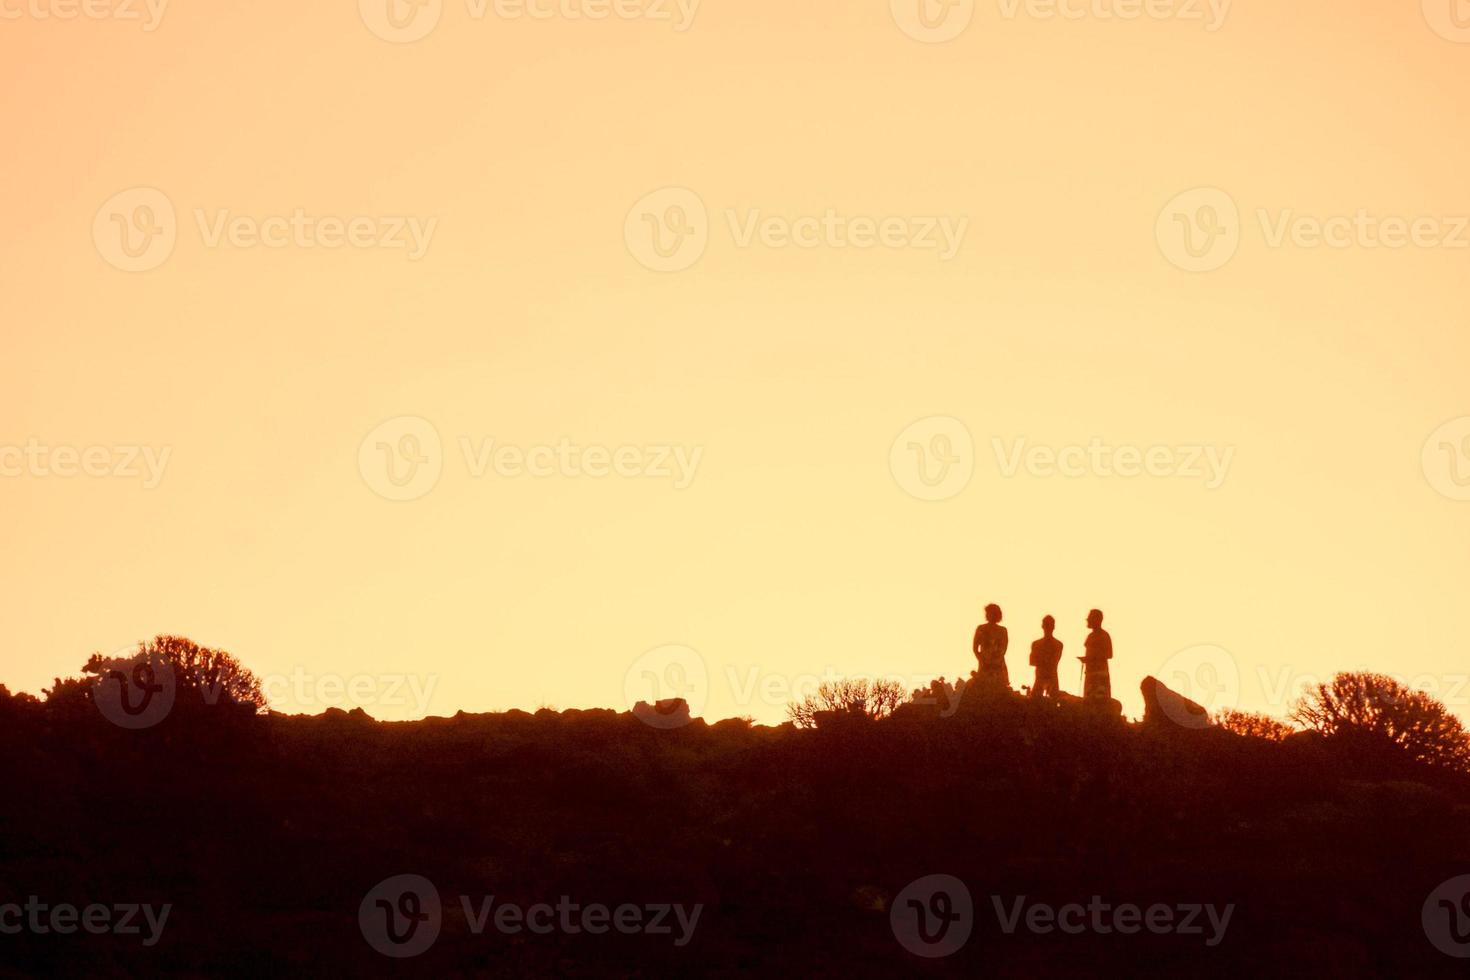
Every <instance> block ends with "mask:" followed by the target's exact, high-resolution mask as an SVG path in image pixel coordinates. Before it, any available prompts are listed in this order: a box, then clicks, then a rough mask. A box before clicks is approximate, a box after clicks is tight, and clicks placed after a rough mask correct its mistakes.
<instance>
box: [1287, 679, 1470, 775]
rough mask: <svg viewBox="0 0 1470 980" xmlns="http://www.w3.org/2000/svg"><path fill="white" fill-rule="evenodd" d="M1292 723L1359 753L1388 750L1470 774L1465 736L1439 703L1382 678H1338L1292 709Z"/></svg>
mask: <svg viewBox="0 0 1470 980" xmlns="http://www.w3.org/2000/svg"><path fill="white" fill-rule="evenodd" d="M1291 716H1292V718H1293V719H1294V720H1296V721H1297V722H1299V723H1300V724H1302V725H1305V726H1307V727H1309V728H1312V729H1315V730H1316V731H1319V732H1321V733H1322V734H1323V735H1327V736H1330V737H1332V738H1336V739H1342V740H1345V741H1349V742H1352V743H1354V744H1355V745H1356V746H1361V747H1362V748H1364V749H1365V750H1372V749H1373V748H1374V747H1377V746H1383V745H1392V746H1395V747H1397V748H1399V749H1402V750H1403V751H1404V752H1406V753H1407V754H1408V755H1409V756H1410V757H1412V758H1413V759H1415V760H1416V761H1419V762H1423V763H1426V764H1429V765H1433V766H1441V767H1444V768H1448V769H1454V770H1458V771H1461V772H1470V735H1467V733H1466V731H1465V727H1464V725H1462V724H1461V723H1460V720H1459V719H1458V718H1456V717H1455V716H1454V715H1452V714H1450V712H1449V709H1447V708H1446V707H1445V706H1444V705H1443V704H1441V703H1440V702H1439V701H1437V700H1436V699H1434V698H1433V697H1431V696H1430V695H1428V694H1425V693H1424V692H1423V691H1414V690H1410V689H1409V688H1407V687H1405V686H1404V685H1403V684H1400V683H1399V682H1398V681H1396V680H1394V679H1393V678H1392V677H1389V676H1387V675H1385V674H1371V673H1346V674H1338V675H1337V676H1336V677H1334V678H1333V679H1332V682H1331V683H1330V684H1318V685H1316V687H1314V688H1312V689H1310V690H1309V691H1307V693H1306V694H1304V695H1303V696H1302V697H1301V698H1300V699H1299V700H1298V701H1297V702H1296V703H1295V704H1294V705H1293V706H1292V711H1291Z"/></svg>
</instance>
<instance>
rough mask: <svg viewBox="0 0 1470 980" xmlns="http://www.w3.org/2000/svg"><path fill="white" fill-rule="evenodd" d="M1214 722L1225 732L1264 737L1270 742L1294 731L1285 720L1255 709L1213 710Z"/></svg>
mask: <svg viewBox="0 0 1470 980" xmlns="http://www.w3.org/2000/svg"><path fill="white" fill-rule="evenodd" d="M1215 724H1216V725H1218V726H1219V727H1220V728H1223V729H1225V730H1226V731H1227V732H1234V733H1235V734H1236V735H1244V736H1246V737H1247V738H1264V739H1267V740H1268V741H1272V742H1280V741H1284V740H1285V739H1286V737H1287V736H1288V735H1290V734H1292V733H1293V732H1295V731H1296V729H1295V728H1292V727H1291V726H1290V725H1288V724H1286V722H1284V721H1281V720H1279V719H1276V718H1272V717H1271V716H1270V715H1263V714H1260V713H1259V712H1255V711H1237V710H1235V709H1234V708H1224V709H1222V710H1220V711H1217V712H1215Z"/></svg>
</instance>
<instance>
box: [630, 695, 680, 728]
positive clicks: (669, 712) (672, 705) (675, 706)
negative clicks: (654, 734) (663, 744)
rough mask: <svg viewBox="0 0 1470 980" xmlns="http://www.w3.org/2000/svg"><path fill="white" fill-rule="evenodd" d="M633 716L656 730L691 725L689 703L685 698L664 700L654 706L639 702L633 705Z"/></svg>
mask: <svg viewBox="0 0 1470 980" xmlns="http://www.w3.org/2000/svg"><path fill="white" fill-rule="evenodd" d="M633 716H634V717H635V718H637V719H638V720H639V721H642V722H646V723H647V724H650V725H652V726H653V727H655V728H680V727H683V726H684V725H687V724H689V722H690V720H691V718H690V715H689V702H688V701H685V700H684V699H683V698H664V699H663V700H662V701H658V702H656V703H654V704H649V703H648V702H647V701H639V702H638V703H637V704H635V705H633Z"/></svg>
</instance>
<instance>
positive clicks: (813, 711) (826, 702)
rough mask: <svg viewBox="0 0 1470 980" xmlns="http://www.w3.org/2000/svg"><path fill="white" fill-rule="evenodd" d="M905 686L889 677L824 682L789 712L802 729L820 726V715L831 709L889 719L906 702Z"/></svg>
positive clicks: (791, 706)
mask: <svg viewBox="0 0 1470 980" xmlns="http://www.w3.org/2000/svg"><path fill="white" fill-rule="evenodd" d="M903 700H904V692H903V685H902V684H899V683H898V682H897V681H889V680H871V681H870V680H861V679H858V680H853V679H844V680H839V681H826V682H823V683H822V684H821V685H820V686H819V687H818V688H817V693H816V694H808V695H807V696H806V697H805V698H803V699H802V700H800V701H794V702H792V703H791V704H789V705H787V706H786V714H787V716H788V717H790V718H791V720H792V721H793V722H795V723H796V726H797V727H798V728H816V727H817V725H818V724H819V723H820V721H821V718H820V717H819V716H822V715H826V714H828V713H829V712H830V713H832V714H837V715H847V716H855V717H864V718H872V719H878V718H886V717H888V716H889V715H891V714H893V710H894V709H895V708H897V707H898V706H899V705H900V704H902V703H903Z"/></svg>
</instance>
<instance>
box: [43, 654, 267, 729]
mask: <svg viewBox="0 0 1470 980" xmlns="http://www.w3.org/2000/svg"><path fill="white" fill-rule="evenodd" d="M142 658H146V659H149V660H152V661H154V662H157V661H162V662H164V663H166V664H167V665H168V666H169V667H170V668H172V673H173V681H174V684H175V686H176V692H177V696H178V697H179V700H180V702H181V703H185V704H189V703H193V704H195V705H198V704H203V705H209V706H213V705H216V704H234V705H246V706H249V707H250V708H251V710H253V711H255V712H262V711H264V710H265V694H264V692H263V691H262V690H261V686H260V680H259V679H258V678H257V677H256V676H255V675H254V674H253V673H251V672H250V671H249V670H248V669H246V668H245V666H244V665H242V664H241V663H240V661H238V660H236V659H235V658H234V657H233V656H231V655H230V654H228V653H226V652H225V651H223V650H214V649H211V648H209V647H204V646H200V645H199V644H197V643H195V642H194V641H193V640H190V639H187V638H186V637H182V636H156V637H154V638H153V640H152V641H151V642H149V643H140V644H138V651H137V653H136V654H135V655H134V656H133V657H131V658H122V659H119V658H109V657H103V656H102V655H101V654H97V653H94V654H92V656H91V657H90V658H88V660H87V662H86V663H85V664H83V665H82V673H83V674H84V675H85V676H86V679H87V681H88V682H89V683H90V682H91V681H93V680H95V679H97V678H101V677H105V676H107V674H108V673H109V672H111V671H113V670H116V669H117V668H118V666H119V664H122V663H132V662H135V661H137V660H139V659H142ZM63 683H64V682H61V681H58V682H57V688H56V689H57V690H58V691H60V690H61V689H62V688H63Z"/></svg>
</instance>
